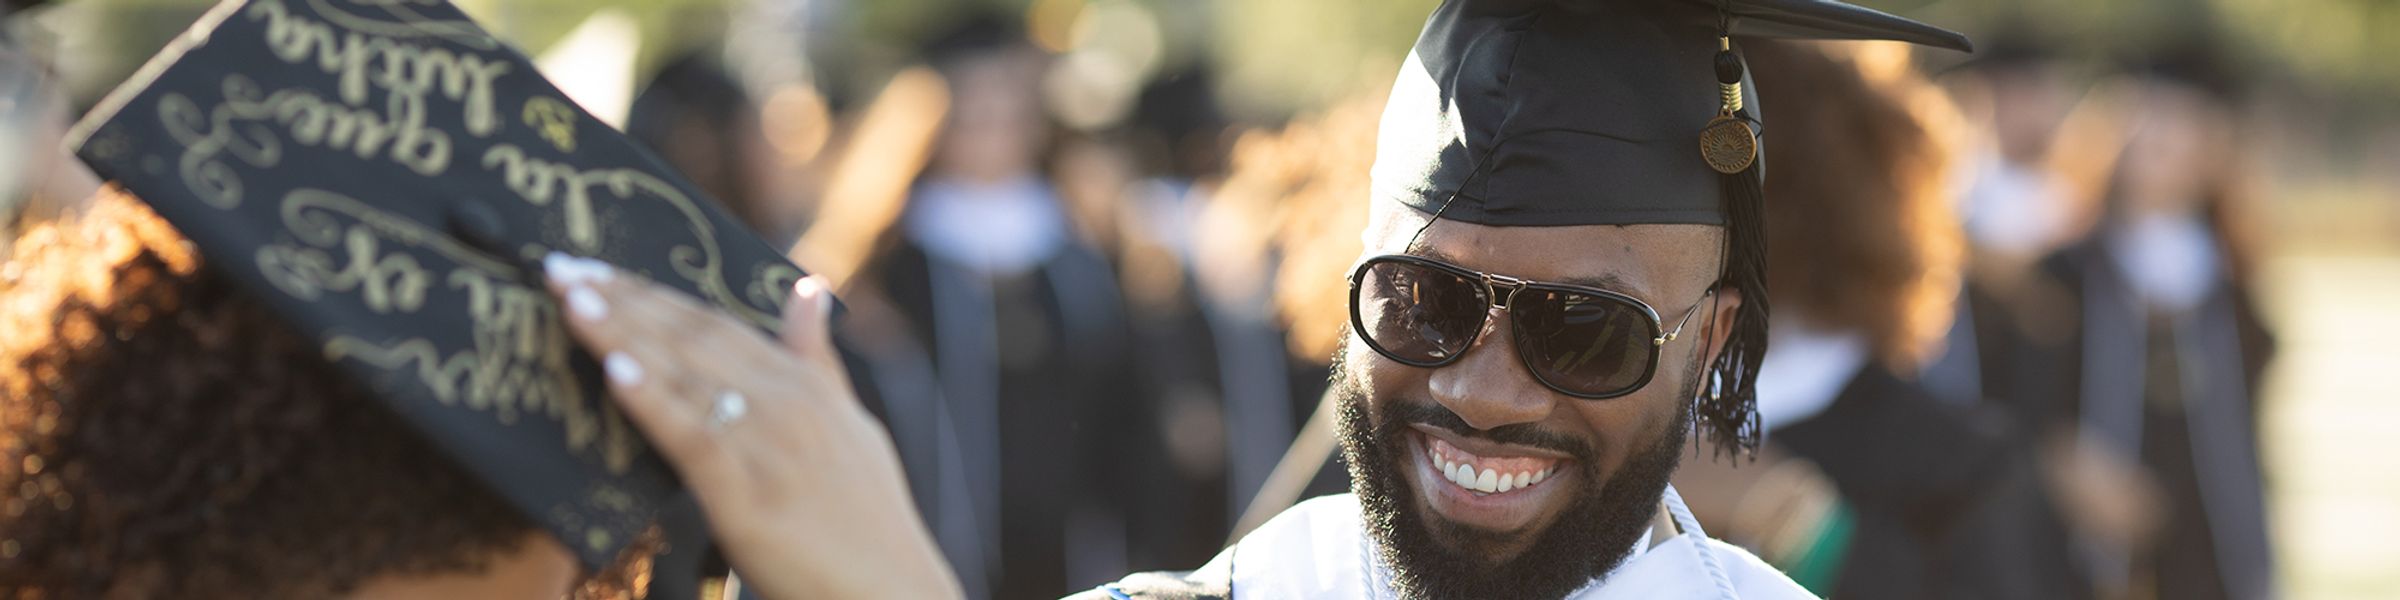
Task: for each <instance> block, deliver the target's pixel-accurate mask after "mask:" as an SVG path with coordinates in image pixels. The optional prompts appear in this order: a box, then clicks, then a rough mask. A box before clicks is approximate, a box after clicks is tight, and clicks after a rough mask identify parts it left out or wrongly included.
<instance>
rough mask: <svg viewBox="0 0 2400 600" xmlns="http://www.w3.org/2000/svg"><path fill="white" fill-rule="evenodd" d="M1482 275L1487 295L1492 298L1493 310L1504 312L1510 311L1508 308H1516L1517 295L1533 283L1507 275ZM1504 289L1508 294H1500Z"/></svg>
mask: <svg viewBox="0 0 2400 600" xmlns="http://www.w3.org/2000/svg"><path fill="white" fill-rule="evenodd" d="M1482 275H1483V287H1484V290H1485V293H1487V294H1490V295H1491V298H1492V308H1496V309H1500V310H1503V311H1505V310H1508V308H1509V307H1511V306H1516V304H1517V294H1518V293H1520V292H1524V291H1525V285H1526V284H1528V283H1532V282H1529V281H1526V280H1523V279H1518V278H1515V277H1509V276H1507V275H1495V274H1491V273H1483V274H1482ZM1504 289H1505V290H1507V291H1508V293H1506V294H1502V293H1500V292H1501V290H1504Z"/></svg>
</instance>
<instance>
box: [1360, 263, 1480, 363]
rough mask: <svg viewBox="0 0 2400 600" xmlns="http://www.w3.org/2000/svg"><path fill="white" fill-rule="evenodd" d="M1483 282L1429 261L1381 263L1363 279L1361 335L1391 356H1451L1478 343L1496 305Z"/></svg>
mask: <svg viewBox="0 0 2400 600" xmlns="http://www.w3.org/2000/svg"><path fill="white" fill-rule="evenodd" d="M1485 291H1486V290H1485V288H1484V286H1483V284H1482V283H1481V282H1479V281H1477V280H1474V279H1469V278H1467V277H1465V276H1462V275H1459V274H1456V273H1451V272H1449V271H1445V270H1442V269H1436V268H1433V267H1428V266H1424V265H1417V264H1411V263H1405V262H1392V261H1387V262H1378V263H1374V264H1372V265H1369V266H1368V267H1367V271H1366V272H1365V273H1363V274H1362V276H1361V277H1360V279H1359V282H1358V286H1357V290H1356V291H1355V292H1353V293H1354V294H1356V297H1354V298H1351V299H1350V301H1351V303H1352V305H1353V306H1355V307H1356V308H1355V310H1357V311H1358V328H1359V335H1362V336H1365V337H1366V339H1367V341H1368V342H1369V343H1370V344H1371V345H1373V346H1374V347H1375V349H1376V350H1377V351H1379V352H1382V353H1383V354H1384V355H1385V356H1388V357H1391V358H1392V359H1393V360H1397V361H1401V362H1405V363H1417V364H1429V363H1438V362H1444V361H1447V360H1449V359H1450V358H1451V357H1455V356H1458V354H1459V353H1460V352H1465V351H1466V349H1467V346H1468V345H1469V344H1472V343H1474V341H1475V334H1476V332H1477V330H1480V329H1482V328H1483V317H1484V315H1485V313H1486V311H1488V310H1489V309H1490V308H1491V305H1492V304H1491V301H1490V300H1488V299H1486V298H1485V297H1484V293H1485Z"/></svg>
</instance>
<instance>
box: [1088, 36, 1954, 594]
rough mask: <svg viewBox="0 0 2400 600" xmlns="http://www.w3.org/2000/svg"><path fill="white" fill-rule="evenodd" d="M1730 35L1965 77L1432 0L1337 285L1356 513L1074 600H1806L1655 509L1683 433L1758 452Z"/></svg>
mask: <svg viewBox="0 0 2400 600" xmlns="http://www.w3.org/2000/svg"><path fill="white" fill-rule="evenodd" d="M1732 36H1774V37H1799V38H1831V39H1890V40H1901V41H1908V42H1914V43H1919V44H1927V45H1933V46H1940V47H1945V48H1951V49H1956V50H1966V49H1967V42H1966V39H1965V38H1964V37H1962V36H1959V35H1958V34H1955V33H1951V32H1948V31H1944V30H1941V29H1937V28H1934V27H1931V26H1928V25H1924V24H1921V23H1916V22H1913V21H1908V20H1905V19H1901V18H1898V17H1893V16H1890V15H1886V14H1883V13H1879V12H1875V11H1871V10H1867V9H1862V8H1858V7H1854V6H1850V5H1847V4H1841V3H1838V2H1827V1H1818V0H1448V1H1446V2H1444V3H1443V4H1442V5H1441V7H1440V8H1437V9H1435V11H1434V13H1433V15H1432V17H1431V18H1430V20H1428V21H1427V23H1426V25H1425V29H1424V33H1423V34H1422V36H1421V37H1420V38H1419V39H1418V40H1417V43H1416V46H1415V48H1414V51H1412V52H1411V53H1410V54H1409V57H1408V61H1407V62H1406V64H1405V65H1403V67H1402V68H1401V72H1400V76H1399V80H1398V81H1397V82H1396V83H1395V84H1394V86H1393V90H1392V97H1391V101H1390V104H1389V105H1387V106H1386V108H1385V110H1384V115H1383V123H1382V127H1381V130H1380V138H1379V140H1378V147H1377V155H1376V164H1375V170H1374V173H1373V178H1374V191H1373V194H1374V197H1373V199H1372V203H1371V205H1372V206H1371V208H1370V209H1369V210H1370V218H1369V225H1368V226H1367V228H1366V230H1365V231H1364V232H1363V239H1364V241H1365V244H1366V252H1365V254H1363V255H1362V256H1361V257H1360V260H1359V263H1358V265H1357V267H1356V269H1355V270H1354V271H1353V272H1352V275H1351V277H1350V281H1349V282H1348V283H1349V286H1350V310H1351V335H1350V336H1348V342H1347V343H1346V344H1345V346H1344V347H1343V348H1342V349H1341V350H1340V351H1339V355H1338V356H1337V357H1336V359H1337V362H1339V366H1338V367H1337V368H1336V369H1335V376H1334V382H1333V385H1334V386H1335V393H1336V394H1338V395H1339V398H1338V400H1339V402H1338V406H1339V410H1340V415H1339V417H1340V419H1339V423H1340V427H1339V430H1340V435H1341V447H1342V456H1343V459H1344V462H1345V463H1346V464H1347V465H1348V467H1349V470H1350V476H1351V486H1352V491H1353V494H1347V495H1339V496H1330V497H1325V498H1319V499H1316V500H1311V501H1309V502H1305V503H1302V504H1301V505H1299V506H1296V507H1294V508H1292V509H1290V510H1287V511H1285V512H1284V513H1283V514H1282V515H1279V516H1277V517H1276V518H1275V519H1274V520H1272V521H1269V522H1268V523H1267V524H1265V525H1263V526H1261V527H1260V528H1259V529H1258V530H1256V531H1254V532H1252V533H1251V534H1249V535H1248V536H1246V537H1244V538H1243V539H1242V540H1241V541H1240V542H1239V543H1238V544H1236V545H1234V546H1233V547H1231V548H1228V549H1227V550H1225V552H1224V553H1222V554H1220V555H1218V557H1217V558H1216V559H1215V560H1212V561H1210V562H1209V564H1208V565H1206V566H1203V567H1201V568H1200V569H1199V570H1197V571H1193V572H1190V573H1177V574H1139V575H1135V576H1132V577H1128V578H1126V579H1125V580H1123V581H1119V582H1117V583H1114V584H1110V585H1106V586H1102V587H1101V588H1099V589H1096V590H1093V591H1092V592H1090V593H1088V594H1086V595H1085V597H1091V598H1112V597H1113V598H1142V597H1156V598H1209V597H1216V598H1222V597H1243V598H1370V597H1371V598H1383V597H1408V598H1567V597H1572V598H1604V597H1627V598H1731V597H1737V596H1739V597H1751V598H1782V597H1805V596H1807V592H1806V591H1804V590H1802V589H1800V588H1799V586H1797V585H1794V584H1793V583H1792V582H1791V580H1790V579H1788V578H1785V577H1784V576H1783V575H1782V574H1781V573H1778V572H1776V571H1775V570H1774V569H1773V568H1772V567H1769V566H1767V565H1766V564H1765V563H1762V562H1760V561H1759V560H1758V559H1757V558H1755V557H1752V556H1751V555H1749V554H1748V553H1746V552H1743V551H1742V550H1740V549H1737V548H1735V547H1733V546H1730V545H1727V544H1724V543H1721V542H1718V541H1715V540H1712V539H1709V538H1708V537H1707V534H1706V533H1705V532H1703V531H1702V530H1701V528H1700V525H1699V523H1698V522H1696V521H1694V520H1693V519H1692V518H1691V517H1690V514H1689V511H1687V510H1685V509H1684V507H1683V502H1682V500H1681V498H1680V497H1678V496H1677V495H1676V494H1675V492H1674V491H1673V490H1672V489H1671V488H1669V487H1668V486H1667V481H1668V479H1669V477H1670V476H1671V475H1672V474H1673V473H1674V471H1675V469H1676V466H1677V465H1678V463H1679V461H1680V460H1681V458H1682V454H1683V453H1682V451H1681V449H1682V448H1684V447H1685V445H1684V443H1685V438H1686V436H1687V435H1688V434H1689V433H1691V432H1694V431H1698V432H1700V433H1702V434H1703V435H1706V436H1708V439H1710V440H1711V441H1713V442H1715V444H1716V447H1717V448H1719V449H1720V452H1719V454H1720V455H1723V456H1737V455H1739V454H1740V453H1742V452H1745V451H1747V450H1749V449H1752V448H1755V447H1756V445H1757V443H1758V441H1759V439H1758V438H1759V429H1758V422H1757V419H1756V418H1755V416H1754V415H1753V410H1754V400H1753V387H1754V383H1755V379H1756V373H1757V367H1758V364H1759V359H1760V357H1761V355H1763V353H1764V351H1765V349H1766V343H1767V331H1766V316H1767V304H1768V303H1767V290H1766V283H1765V280H1764V276H1763V273H1764V261H1765V259H1766V257H1765V256H1764V244H1763V239H1762V235H1763V233H1762V229H1761V227H1760V222H1759V215H1760V211H1761V203H1762V202H1764V201H1769V200H1768V199H1764V198H1762V196H1763V194H1762V193H1761V186H1762V182H1763V171H1764V165H1763V164H1761V161H1760V160H1759V144H1760V143H1761V140H1762V138H1761V137H1760V135H1759V134H1760V133H1761V132H1762V131H1763V130H1764V124H1762V123H1760V122H1759V121H1758V120H1757V118H1756V115H1757V108H1756V106H1757V103H1758V98H1757V97H1756V96H1755V94H1754V93H1753V92H1752V90H1751V89H1750V86H1748V85H1747V84H1746V83H1745V81H1746V73H1744V68H1745V67H1744V65H1743V61H1742V60H1741V57H1740V53H1739V48H1738V46H1737V45H1736V44H1734V43H1733V40H1732ZM1790 168H1807V167H1806V166H1805V165H1798V166H1793V167H1790Z"/></svg>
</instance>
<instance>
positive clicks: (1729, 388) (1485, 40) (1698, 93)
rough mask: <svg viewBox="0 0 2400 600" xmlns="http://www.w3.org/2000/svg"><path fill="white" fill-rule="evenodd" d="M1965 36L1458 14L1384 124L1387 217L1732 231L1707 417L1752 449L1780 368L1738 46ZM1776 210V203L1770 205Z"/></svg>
mask: <svg viewBox="0 0 2400 600" xmlns="http://www.w3.org/2000/svg"><path fill="white" fill-rule="evenodd" d="M1747 36H1759V37H1787V38H1808V39H1857V40H1867V39H1880V40H1897V41H1904V42H1911V43H1916V44H1923V45H1928V46H1935V47H1940V48H1948V49H1952V50H1959V51H1966V50H1969V45H1968V42H1967V39H1966V37H1965V36H1962V35H1959V34H1957V33H1953V32H1950V31H1946V30H1942V29H1940V28H1936V27H1933V26H1931V25H1926V24H1923V23H1918V22H1916V21H1911V20H1908V19H1903V18H1900V17H1896V16H1892V15H1889V14H1884V13H1881V12H1877V11H1874V10H1870V9H1866V8H1861V7H1857V6H1852V5H1849V4H1844V3H1841V2H1832V1H1827V0H1446V1H1445V2H1443V3H1442V5H1441V6H1440V7H1439V8H1436V9H1435V10H1434V13H1433V16H1432V17H1431V18H1430V19H1429V20H1428V21H1427V22H1426V23H1425V29H1424V32H1423V33H1422V34H1421V35H1420V36H1419V37H1418V38H1417V43H1416V46H1415V48H1414V50H1413V51H1412V52H1410V53H1409V57H1408V61H1407V62H1406V63H1405V64H1404V65H1403V66H1402V67H1401V70H1400V75H1399V79H1398V81H1396V82H1395V83H1394V84H1393V87H1392V94H1391V99H1390V101H1389V104H1388V105H1387V106H1386V107H1385V109H1384V114H1383V123H1382V126H1381V130H1380V137H1379V139H1378V141H1377V148H1376V156H1375V168H1374V174H1373V186H1374V191H1373V194H1374V197H1375V201H1377V202H1398V203H1401V204H1404V205H1407V206H1408V207H1410V208H1414V209H1416V210H1418V211H1420V212H1423V213H1426V214H1428V215H1432V217H1433V218H1434V219H1436V220H1454V221H1465V222H1470V223H1478V224H1484V225H1497V226H1563V225H1632V224H1655V223H1684V224H1703V225H1718V226H1723V227H1726V228H1727V229H1728V232H1727V235H1726V240H1727V247H1726V259H1725V263H1724V272H1723V273H1722V275H1721V277H1722V279H1721V280H1720V281H1719V285H1724V286H1733V287H1734V288H1736V289H1738V290H1740V291H1741V294H1742V299H1743V303H1742V306H1741V309H1740V311H1739V313H1738V315H1737V317H1736V319H1735V322H1734V323H1733V327H1734V329H1733V332H1732V333H1733V335H1732V337H1731V338H1730V340H1729V342H1728V345H1727V347H1726V348H1725V351H1724V352H1723V353H1721V354H1720V355H1719V356H1718V357H1717V359H1716V362H1715V363H1713V364H1711V365H1710V385H1709V386H1708V387H1709V391H1708V396H1709V397H1708V398H1705V399H1703V400H1702V402H1701V403H1700V405H1699V407H1698V413H1697V414H1698V416H1699V417H1700V419H1701V423H1702V426H1703V427H1705V428H1706V429H1707V430H1708V431H1709V432H1710V433H1711V434H1712V435H1714V436H1715V437H1716V439H1717V440H1718V441H1719V442H1720V443H1721V444H1725V445H1728V446H1731V447H1737V448H1749V447H1754V446H1755V445H1756V444H1757V441H1758V435H1759V431H1758V423H1757V421H1756V416H1755V411H1754V410H1752V408H1753V406H1754V401H1753V398H1754V389H1753V388H1754V380H1755V374H1756V373H1757V369H1758V363H1759V360H1760V359H1761V358H1762V357H1763V356H1764V354H1765V351H1766V318H1767V305H1768V302H1767V294H1766V276H1765V264H1764V259H1765V257H1764V239H1763V236H1764V229H1763V227H1761V225H1760V222H1759V214H1760V210H1761V208H1760V203H1761V202H1762V198H1761V189H1760V188H1761V185H1762V181H1763V179H1762V178H1763V173H1764V171H1765V165H1764V164H1763V160H1761V156H1762V153H1761V152H1760V145H1761V144H1762V143H1763V139H1764V138H1763V135H1762V134H1763V133H1764V131H1765V126H1766V124H1764V123H1761V122H1760V121H1759V118H1758V112H1757V106H1758V104H1759V101H1760V100H1759V98H1758V97H1757V96H1756V93H1755V91H1754V90H1753V89H1752V86H1750V85H1747V84H1746V83H1745V82H1746V81H1747V80H1748V77H1747V73H1745V72H1744V71H1745V67H1744V65H1743V62H1742V59H1741V54H1740V48H1739V44H1738V40H1737V39H1736V38H1738V37H1747ZM1769 200H1771V199H1769Z"/></svg>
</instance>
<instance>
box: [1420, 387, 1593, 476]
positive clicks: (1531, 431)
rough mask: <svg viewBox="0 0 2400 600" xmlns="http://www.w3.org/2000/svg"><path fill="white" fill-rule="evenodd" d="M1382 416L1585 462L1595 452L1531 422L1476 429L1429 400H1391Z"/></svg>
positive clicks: (1590, 447) (1588, 445) (1585, 444)
mask: <svg viewBox="0 0 2400 600" xmlns="http://www.w3.org/2000/svg"><path fill="white" fill-rule="evenodd" d="M1384 416H1385V417H1386V418H1387V422H1388V423H1390V425H1389V426H1391V427H1402V426H1406V425H1412V424H1414V425H1425V426H1429V427H1436V428H1440V429H1442V430H1444V431H1448V432H1450V433H1451V434H1452V435H1456V436H1459V437H1462V438H1481V439H1484V440H1487V441H1491V442H1494V443H1499V444H1509V445H1515V446H1525V447H1530V448H1541V449H1544V450H1553V451H1558V452H1564V453H1566V454H1567V455H1568V456H1573V457H1575V458H1576V459H1577V460H1581V461H1584V462H1585V463H1586V464H1589V463H1590V462H1591V458H1592V456H1594V455H1595V454H1598V453H1597V452H1596V451H1594V450H1593V449H1592V446H1591V444H1587V443H1585V442H1584V441H1583V440H1579V439H1575V438H1574V437H1572V436H1568V435H1566V434H1562V433H1558V432H1555V431H1550V430H1547V429H1543V428H1541V426H1539V425H1536V424H1533V423H1517V424H1513V425H1502V426H1499V427H1494V428H1491V429H1476V428H1475V427H1474V426H1471V425H1468V424H1467V421H1466V419H1462V418H1459V416H1458V413H1454V412H1450V409H1447V408H1443V407H1442V406H1441V405H1440V404H1436V403H1432V402H1406V401H1398V400H1395V401H1393V402H1391V406H1390V407H1389V408H1387V409H1385V412H1384Z"/></svg>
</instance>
